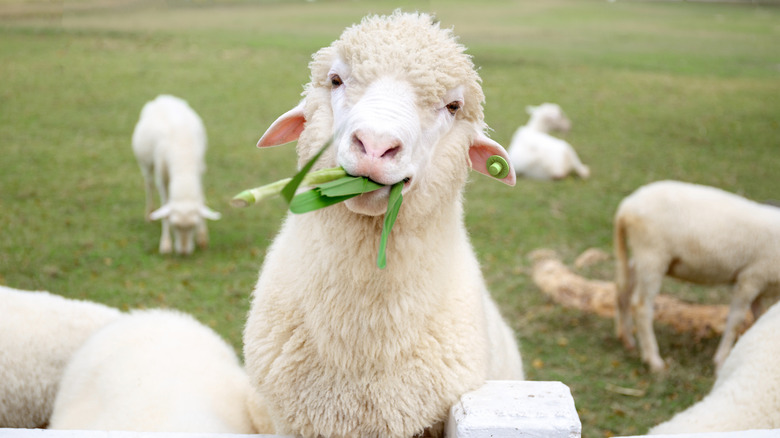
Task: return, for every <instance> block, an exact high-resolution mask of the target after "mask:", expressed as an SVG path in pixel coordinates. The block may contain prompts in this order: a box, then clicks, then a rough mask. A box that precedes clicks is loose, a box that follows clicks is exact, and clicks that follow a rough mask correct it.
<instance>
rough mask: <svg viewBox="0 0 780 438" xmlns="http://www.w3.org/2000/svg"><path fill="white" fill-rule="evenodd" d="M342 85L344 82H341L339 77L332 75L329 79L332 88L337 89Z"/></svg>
mask: <svg viewBox="0 0 780 438" xmlns="http://www.w3.org/2000/svg"><path fill="white" fill-rule="evenodd" d="M343 83H344V81H342V80H341V77H340V76H339V75H333V76H331V77H330V85H332V86H333V88H338V87H339V86H341V84H343Z"/></svg>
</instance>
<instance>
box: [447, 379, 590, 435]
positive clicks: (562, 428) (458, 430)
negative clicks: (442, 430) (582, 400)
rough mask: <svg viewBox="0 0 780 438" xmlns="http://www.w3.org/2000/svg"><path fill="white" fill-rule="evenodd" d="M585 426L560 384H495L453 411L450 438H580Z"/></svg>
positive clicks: (464, 398) (462, 401) (466, 398)
mask: <svg viewBox="0 0 780 438" xmlns="http://www.w3.org/2000/svg"><path fill="white" fill-rule="evenodd" d="M581 434H582V424H581V423H580V418H579V416H578V415H577V410H576V409H575V408H574V398H573V397H572V395H571V391H570V390H569V387H568V386H566V385H564V384H563V383H561V382H532V381H509V380H492V381H488V382H486V383H485V385H484V386H482V387H481V388H479V389H477V390H476V391H472V392H469V393H466V394H464V395H463V396H462V397H461V398H460V402H458V403H456V404H455V405H454V406H453V407H452V408H451V409H450V417H449V421H448V423H447V437H448V438H506V437H517V436H522V437H529V438H536V437H538V438H577V437H580V436H581Z"/></svg>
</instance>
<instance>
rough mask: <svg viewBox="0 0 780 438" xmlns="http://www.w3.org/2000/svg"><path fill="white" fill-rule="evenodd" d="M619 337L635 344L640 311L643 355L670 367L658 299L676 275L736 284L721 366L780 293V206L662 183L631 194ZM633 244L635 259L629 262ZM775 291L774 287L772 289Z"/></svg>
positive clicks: (622, 228)
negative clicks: (746, 326) (742, 329)
mask: <svg viewBox="0 0 780 438" xmlns="http://www.w3.org/2000/svg"><path fill="white" fill-rule="evenodd" d="M614 228H615V229H614V233H615V237H614V245H615V258H616V260H617V267H616V271H617V279H616V283H617V287H618V294H617V312H616V314H615V323H616V332H617V336H618V337H619V338H620V339H621V340H622V341H623V343H624V344H625V345H626V347H628V348H633V347H634V345H635V344H634V339H633V334H632V333H633V321H632V313H633V314H634V315H633V316H635V317H636V319H637V337H638V338H639V347H640V350H641V351H640V352H641V355H642V359H643V360H644V361H645V362H647V363H648V365H650V368H651V369H652V370H653V371H660V370H663V369H664V368H665V364H664V361H663V359H662V358H661V356H660V354H659V352H658V342H657V341H656V339H655V333H654V332H653V305H652V303H653V300H654V298H655V296H656V294H658V291H659V290H660V288H661V283H662V280H663V278H664V276H666V275H669V276H671V277H674V278H678V279H681V280H685V281H690V282H695V283H700V284H733V285H734V292H733V296H732V299H731V306H730V310H729V314H728V317H727V319H726V326H725V327H724V329H723V337H722V338H721V341H720V344H719V345H718V350H717V351H716V353H715V358H714V361H715V364H716V365H717V366H720V364H722V363H723V360H724V359H725V358H726V356H727V355H728V353H729V350H730V349H731V346H732V345H733V344H734V340H735V339H736V336H737V329H738V328H739V326H740V324H741V323H742V322H743V320H744V318H745V314H746V313H747V311H748V309H750V308H751V305H752V310H753V314H754V318H755V317H757V316H758V315H759V314H760V312H761V309H762V308H763V307H764V304H763V303H762V302H769V300H776V299H777V292H778V291H780V269H778V267H780V209H778V208H777V207H774V206H770V205H763V204H759V203H757V202H753V201H750V200H748V199H745V198H743V197H741V196H738V195H735V194H732V193H728V192H725V191H723V190H720V189H717V188H714V187H707V186H702V185H698V184H689V183H684V182H679V181H658V182H654V183H651V184H648V185H646V186H643V187H640V188H639V189H637V190H636V191H635V192H634V193H632V194H631V195H629V196H628V197H626V198H625V199H624V200H623V201H622V202H621V203H620V205H619V206H618V209H617V212H616V213H615V227H614ZM629 249H630V250H631V261H630V262H629ZM773 290H774V291H775V292H772V291H773Z"/></svg>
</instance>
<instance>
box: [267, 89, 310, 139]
mask: <svg viewBox="0 0 780 438" xmlns="http://www.w3.org/2000/svg"><path fill="white" fill-rule="evenodd" d="M305 102H306V100H302V101H301V103H299V104H298V106H296V107H295V108H293V109H291V110H290V111H287V112H286V113H284V114H282V115H281V116H279V118H278V119H276V120H275V121H274V122H273V123H272V124H271V126H270V127H269V128H268V130H267V131H265V134H263V136H262V137H260V140H259V141H258V142H257V147H259V148H263V147H267V146H278V145H280V144H285V143H289V142H291V141H294V140H298V137H300V135H301V132H303V125H304V123H306V118H305V117H304V116H303V106H304V104H305Z"/></svg>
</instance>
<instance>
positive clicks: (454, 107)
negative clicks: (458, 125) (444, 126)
mask: <svg viewBox="0 0 780 438" xmlns="http://www.w3.org/2000/svg"><path fill="white" fill-rule="evenodd" d="M459 109H460V102H458V101H457V100H456V101H454V102H450V103H448V104H447V111H449V112H450V114H452V115H455V113H456V112H458V110H459Z"/></svg>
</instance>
